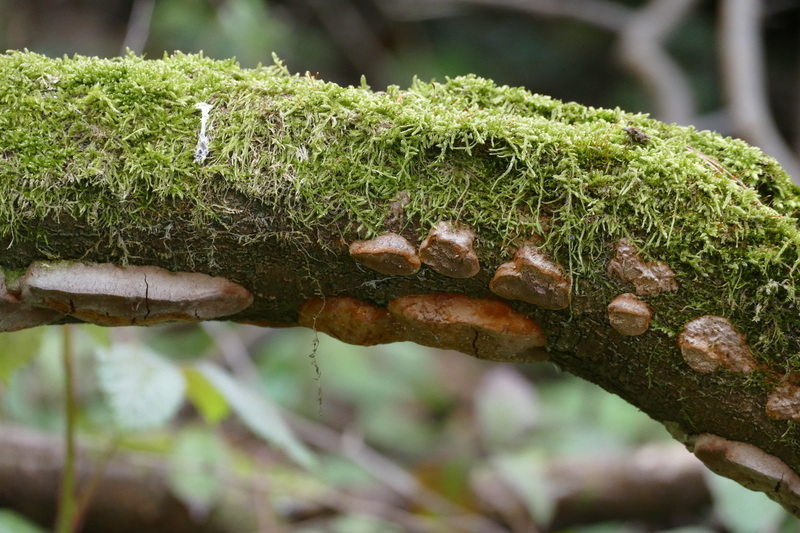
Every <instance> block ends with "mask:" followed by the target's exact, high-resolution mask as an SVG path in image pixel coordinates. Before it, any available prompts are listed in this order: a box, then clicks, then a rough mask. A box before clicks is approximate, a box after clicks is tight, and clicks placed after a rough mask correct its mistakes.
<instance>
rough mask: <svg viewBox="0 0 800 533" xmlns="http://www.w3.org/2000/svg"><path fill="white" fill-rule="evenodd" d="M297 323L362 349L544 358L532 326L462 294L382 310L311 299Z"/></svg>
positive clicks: (349, 301) (540, 337) (500, 305)
mask: <svg viewBox="0 0 800 533" xmlns="http://www.w3.org/2000/svg"><path fill="white" fill-rule="evenodd" d="M299 324H300V325H301V326H305V327H309V328H314V329H316V330H317V331H322V332H325V333H328V334H329V335H331V336H332V337H335V338H337V339H339V340H341V341H343V342H347V343H349V344H359V345H363V346H371V345H374V344H384V343H390V342H398V341H411V342H415V343H417V344H422V345H424V346H431V347H434V348H441V349H446V350H457V351H460V352H462V353H466V354H468V355H472V356H475V357H478V358H481V359H489V360H492V361H544V360H545V359H547V352H546V351H545V349H544V346H545V344H546V343H545V337H544V333H543V332H542V329H541V328H540V327H539V325H538V324H536V322H534V321H533V320H531V319H530V318H528V317H526V316H525V315H523V314H521V313H518V312H517V311H514V310H513V309H512V308H511V307H510V306H509V305H508V304H506V303H504V302H501V301H499V300H494V299H489V298H481V299H476V298H469V297H467V296H464V295H461V294H450V293H442V294H425V295H415V296H405V297H403V298H398V299H396V300H392V301H391V302H389V305H388V307H387V309H381V308H379V307H377V306H374V305H372V304H369V303H366V302H361V301H359V300H356V299H354V298H348V297H330V298H325V299H322V298H310V299H308V300H306V302H305V303H304V304H303V306H302V307H301V309H300V319H299Z"/></svg>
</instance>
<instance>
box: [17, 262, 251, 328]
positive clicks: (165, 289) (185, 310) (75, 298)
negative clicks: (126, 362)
mask: <svg viewBox="0 0 800 533" xmlns="http://www.w3.org/2000/svg"><path fill="white" fill-rule="evenodd" d="M22 300H23V301H24V302H26V303H30V304H32V305H36V306H41V307H48V308H50V309H54V310H56V311H58V312H61V313H65V314H68V315H71V316H74V317H76V318H79V319H81V320H84V321H86V322H90V323H92V324H98V325H101V326H125V325H139V326H149V325H153V324H160V323H162V322H186V321H195V320H212V319H215V318H219V317H223V316H227V315H232V314H234V313H238V312H239V311H242V310H244V309H246V308H247V307H249V306H250V304H251V303H253V295H252V294H250V292H249V291H248V290H247V289H245V288H244V287H242V286H241V285H238V284H236V283H233V282H231V281H228V280H227V279H225V278H220V277H216V278H213V277H211V276H208V275H206V274H200V273H194V272H179V273H172V272H169V271H168V270H164V269H163V268H158V267H154V266H129V267H119V266H115V265H112V264H83V263H54V264H47V263H33V264H32V265H31V266H30V267H29V268H28V272H27V273H26V274H25V276H24V278H23V280H22Z"/></svg>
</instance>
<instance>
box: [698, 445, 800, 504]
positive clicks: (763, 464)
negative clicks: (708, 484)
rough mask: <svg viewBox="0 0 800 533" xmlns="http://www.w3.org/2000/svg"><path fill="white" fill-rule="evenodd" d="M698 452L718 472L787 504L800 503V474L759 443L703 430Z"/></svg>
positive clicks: (707, 464)
mask: <svg viewBox="0 0 800 533" xmlns="http://www.w3.org/2000/svg"><path fill="white" fill-rule="evenodd" d="M694 454H695V455H696V456H697V458H698V459H700V460H701V461H703V463H704V464H705V465H706V466H707V467H708V469H709V470H711V471H712V472H714V473H715V474H719V475H720V476H724V477H727V478H730V479H732V480H734V481H736V482H738V483H739V484H741V485H743V486H745V487H747V488H748V489H750V490H755V491H758V492H764V493H766V494H767V496H769V497H770V498H771V499H773V500H775V501H777V502H778V503H780V504H781V505H783V506H784V507H788V508H797V507H798V505H799V504H800V476H798V475H797V473H795V472H794V470H792V469H791V468H789V466H788V465H787V464H786V463H784V462H783V461H781V460H780V459H778V458H777V457H775V456H774V455H770V454H768V453H767V452H765V451H764V450H762V449H761V448H758V447H757V446H754V445H752V444H747V443H745V442H736V441H731V440H727V439H723V438H722V437H718V436H717V435H711V434H709V433H703V434H702V435H699V436H698V437H697V439H696V440H695V444H694Z"/></svg>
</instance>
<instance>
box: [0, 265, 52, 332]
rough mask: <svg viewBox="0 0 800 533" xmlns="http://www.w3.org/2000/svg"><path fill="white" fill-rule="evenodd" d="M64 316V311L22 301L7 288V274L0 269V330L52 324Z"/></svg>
mask: <svg viewBox="0 0 800 533" xmlns="http://www.w3.org/2000/svg"><path fill="white" fill-rule="evenodd" d="M63 316H64V313H59V312H58V311H54V310H52V309H47V308H44V307H34V306H32V305H29V304H27V303H25V302H22V301H20V299H19V297H18V296H17V295H15V294H12V293H11V292H9V291H8V289H7V288H6V284H5V275H4V274H3V272H2V271H1V270H0V332H4V331H18V330H20V329H27V328H33V327H36V326H44V325H47V324H52V323H53V322H55V321H56V320H58V319H59V318H62V317H63Z"/></svg>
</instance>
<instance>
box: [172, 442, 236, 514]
mask: <svg viewBox="0 0 800 533" xmlns="http://www.w3.org/2000/svg"><path fill="white" fill-rule="evenodd" d="M170 455H171V457H172V468H171V469H170V471H169V486H170V489H171V490H172V493H173V494H174V495H175V496H177V497H178V498H180V499H181V501H183V502H184V503H185V504H186V505H187V506H188V507H189V508H191V509H192V512H193V514H195V516H198V515H204V514H206V513H207V512H208V510H209V509H211V508H212V507H213V505H214V504H215V503H216V502H218V500H219V498H220V495H221V493H222V491H223V487H222V485H221V482H220V481H221V478H222V477H223V475H224V474H225V472H226V471H227V470H229V469H230V464H229V459H230V457H229V452H228V448H227V446H226V445H225V443H224V442H223V441H222V440H221V439H220V438H219V437H218V436H217V435H216V433H215V432H214V431H211V430H209V429H208V428H192V427H186V428H183V429H182V430H181V431H180V433H179V434H178V436H177V437H176V439H175V442H174V443H173V445H172V449H171V450H170Z"/></svg>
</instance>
